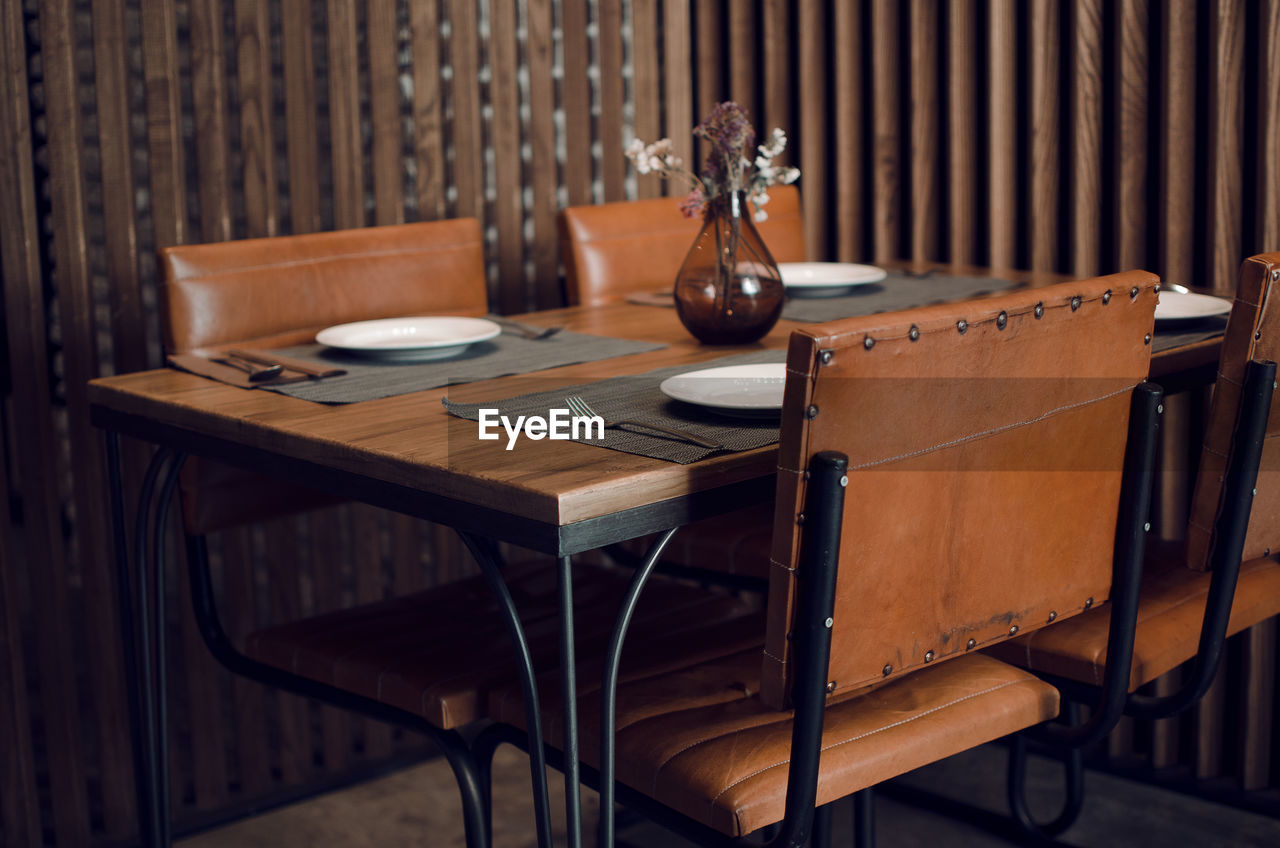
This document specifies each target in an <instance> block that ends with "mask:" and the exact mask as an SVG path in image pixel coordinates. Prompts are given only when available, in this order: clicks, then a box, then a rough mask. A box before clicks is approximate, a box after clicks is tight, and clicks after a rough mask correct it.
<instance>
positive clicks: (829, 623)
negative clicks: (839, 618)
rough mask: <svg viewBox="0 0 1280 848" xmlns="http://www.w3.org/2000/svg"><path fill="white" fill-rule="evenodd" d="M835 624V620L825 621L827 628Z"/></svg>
mask: <svg viewBox="0 0 1280 848" xmlns="http://www.w3.org/2000/svg"><path fill="white" fill-rule="evenodd" d="M835 623H836V620H835V619H834V618H828V619H827V626H828V627H830V626H831V625H833V624H835Z"/></svg>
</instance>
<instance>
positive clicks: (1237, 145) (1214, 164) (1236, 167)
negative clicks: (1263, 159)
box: [1204, 0, 1244, 293]
mask: <svg viewBox="0 0 1280 848" xmlns="http://www.w3.org/2000/svg"><path fill="white" fill-rule="evenodd" d="M1209 21H1210V27H1209V62H1208V65H1209V67H1208V73H1209V114H1208V121H1209V166H1208V167H1209V175H1208V177H1209V186H1208V191H1207V192H1206V195H1207V197H1206V200H1207V202H1208V204H1209V208H1208V210H1207V219H1208V227H1209V231H1208V233H1207V234H1206V235H1207V236H1208V238H1209V239H1210V242H1209V245H1210V247H1209V278H1208V279H1207V280H1205V281H1204V282H1205V284H1206V285H1208V286H1211V287H1212V288H1213V289H1214V290H1215V291H1219V292H1223V293H1230V292H1233V291H1234V290H1235V283H1236V270H1237V269H1238V268H1239V266H1240V260H1241V259H1243V258H1244V257H1243V256H1242V255H1241V251H1242V249H1243V241H1242V239H1241V224H1242V221H1241V213H1242V195H1243V191H1244V186H1243V170H1242V163H1241V154H1242V153H1243V142H1244V138H1243V126H1244V112H1243V105H1244V3H1243V0H1213V2H1212V3H1211V5H1210V10H1209Z"/></svg>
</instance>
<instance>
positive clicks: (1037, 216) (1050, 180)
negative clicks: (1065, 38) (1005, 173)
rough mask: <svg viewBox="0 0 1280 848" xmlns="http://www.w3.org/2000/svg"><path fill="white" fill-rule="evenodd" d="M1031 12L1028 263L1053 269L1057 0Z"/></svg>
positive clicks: (1057, 134)
mask: <svg viewBox="0 0 1280 848" xmlns="http://www.w3.org/2000/svg"><path fill="white" fill-rule="evenodd" d="M1030 12H1031V59H1030V61H1031V68H1030V71H1031V174H1030V179H1029V180H1028V183H1029V184H1030V186H1031V199H1030V203H1029V204H1028V207H1027V208H1028V217H1029V219H1030V222H1031V267H1032V268H1034V269H1036V270H1046V271H1049V270H1053V269H1054V268H1055V267H1056V260H1057V253H1058V250H1057V248H1058V190H1059V184H1060V181H1059V168H1058V147H1059V143H1060V142H1059V138H1060V134H1061V131H1062V127H1061V124H1060V122H1059V120H1058V116H1059V79H1058V77H1059V73H1058V50H1059V44H1060V39H1061V26H1060V25H1059V17H1058V0H1041V2H1038V3H1033V4H1031V7H1030Z"/></svg>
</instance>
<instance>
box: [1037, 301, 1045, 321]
mask: <svg viewBox="0 0 1280 848" xmlns="http://www.w3.org/2000/svg"><path fill="white" fill-rule="evenodd" d="M1035 316H1036V320H1037V321H1039V320H1040V319H1041V318H1043V317H1044V301H1041V302H1040V303H1037V304H1036V308H1035Z"/></svg>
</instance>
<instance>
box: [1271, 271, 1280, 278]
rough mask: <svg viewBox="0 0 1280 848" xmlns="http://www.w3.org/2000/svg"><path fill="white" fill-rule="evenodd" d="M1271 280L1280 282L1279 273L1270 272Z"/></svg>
mask: <svg viewBox="0 0 1280 848" xmlns="http://www.w3.org/2000/svg"><path fill="white" fill-rule="evenodd" d="M1271 279H1273V280H1280V271H1272V272H1271Z"/></svg>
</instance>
